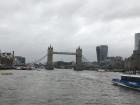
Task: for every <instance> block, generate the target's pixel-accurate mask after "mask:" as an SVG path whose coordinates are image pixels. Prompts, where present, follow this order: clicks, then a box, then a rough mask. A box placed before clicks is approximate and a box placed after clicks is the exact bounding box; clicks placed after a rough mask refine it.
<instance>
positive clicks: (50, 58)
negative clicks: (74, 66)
mask: <svg viewBox="0 0 140 105" xmlns="http://www.w3.org/2000/svg"><path fill="white" fill-rule="evenodd" d="M46 69H48V70H53V69H54V65H53V47H52V46H51V45H50V47H48V58H47V65H46Z"/></svg>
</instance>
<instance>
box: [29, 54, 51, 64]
mask: <svg viewBox="0 0 140 105" xmlns="http://www.w3.org/2000/svg"><path fill="white" fill-rule="evenodd" d="M47 55H48V54H46V55H44V56H43V57H41V58H39V59H37V60H35V61H34V62H32V64H33V63H39V62H41V61H42V60H44V59H45V58H46V57H47Z"/></svg>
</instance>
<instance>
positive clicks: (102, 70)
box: [97, 69, 105, 72]
mask: <svg viewBox="0 0 140 105" xmlns="http://www.w3.org/2000/svg"><path fill="white" fill-rule="evenodd" d="M97 71H98V72H105V70H104V69H98V70H97Z"/></svg>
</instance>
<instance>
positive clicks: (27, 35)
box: [0, 0, 140, 61]
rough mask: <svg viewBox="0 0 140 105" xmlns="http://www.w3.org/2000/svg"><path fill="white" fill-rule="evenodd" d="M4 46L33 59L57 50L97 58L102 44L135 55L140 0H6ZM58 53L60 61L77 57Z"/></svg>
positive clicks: (1, 13) (0, 18)
mask: <svg viewBox="0 0 140 105" xmlns="http://www.w3.org/2000/svg"><path fill="white" fill-rule="evenodd" d="M0 6H1V8H0V49H1V50H2V51H8V52H9V51H13V50H14V51H15V54H16V55H21V56H25V57H26V58H27V61H33V60H35V59H38V58H40V57H42V56H43V55H45V54H46V53H47V48H48V46H49V45H50V44H52V46H53V47H54V50H56V51H68V52H69V51H70V52H74V51H75V49H76V48H77V47H78V46H80V47H81V48H82V49H83V55H84V56H85V57H86V58H87V59H89V60H90V61H96V58H97V57H96V46H98V45H104V44H105V45H108V47H109V56H122V57H124V58H125V57H129V56H130V55H131V54H132V52H133V50H134V35H135V33H139V25H140V18H139V17H140V12H139V9H140V3H139V1H137V2H135V1H132V0H127V1H122V0H117V1H112V0H107V1H104V0H94V1H92V0H67V1H66V0H46V1H43V0H38V1H36V0H30V1H28V0H24V1H20V0H12V1H11V0H5V1H2V0H0ZM74 59H75V57H73V56H55V57H54V60H65V61H71V60H74Z"/></svg>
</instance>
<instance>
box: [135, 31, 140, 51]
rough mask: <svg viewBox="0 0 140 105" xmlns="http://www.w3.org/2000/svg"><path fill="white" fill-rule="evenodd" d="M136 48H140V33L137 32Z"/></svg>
mask: <svg viewBox="0 0 140 105" xmlns="http://www.w3.org/2000/svg"><path fill="white" fill-rule="evenodd" d="M135 50H140V33H136V34H135Z"/></svg>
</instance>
